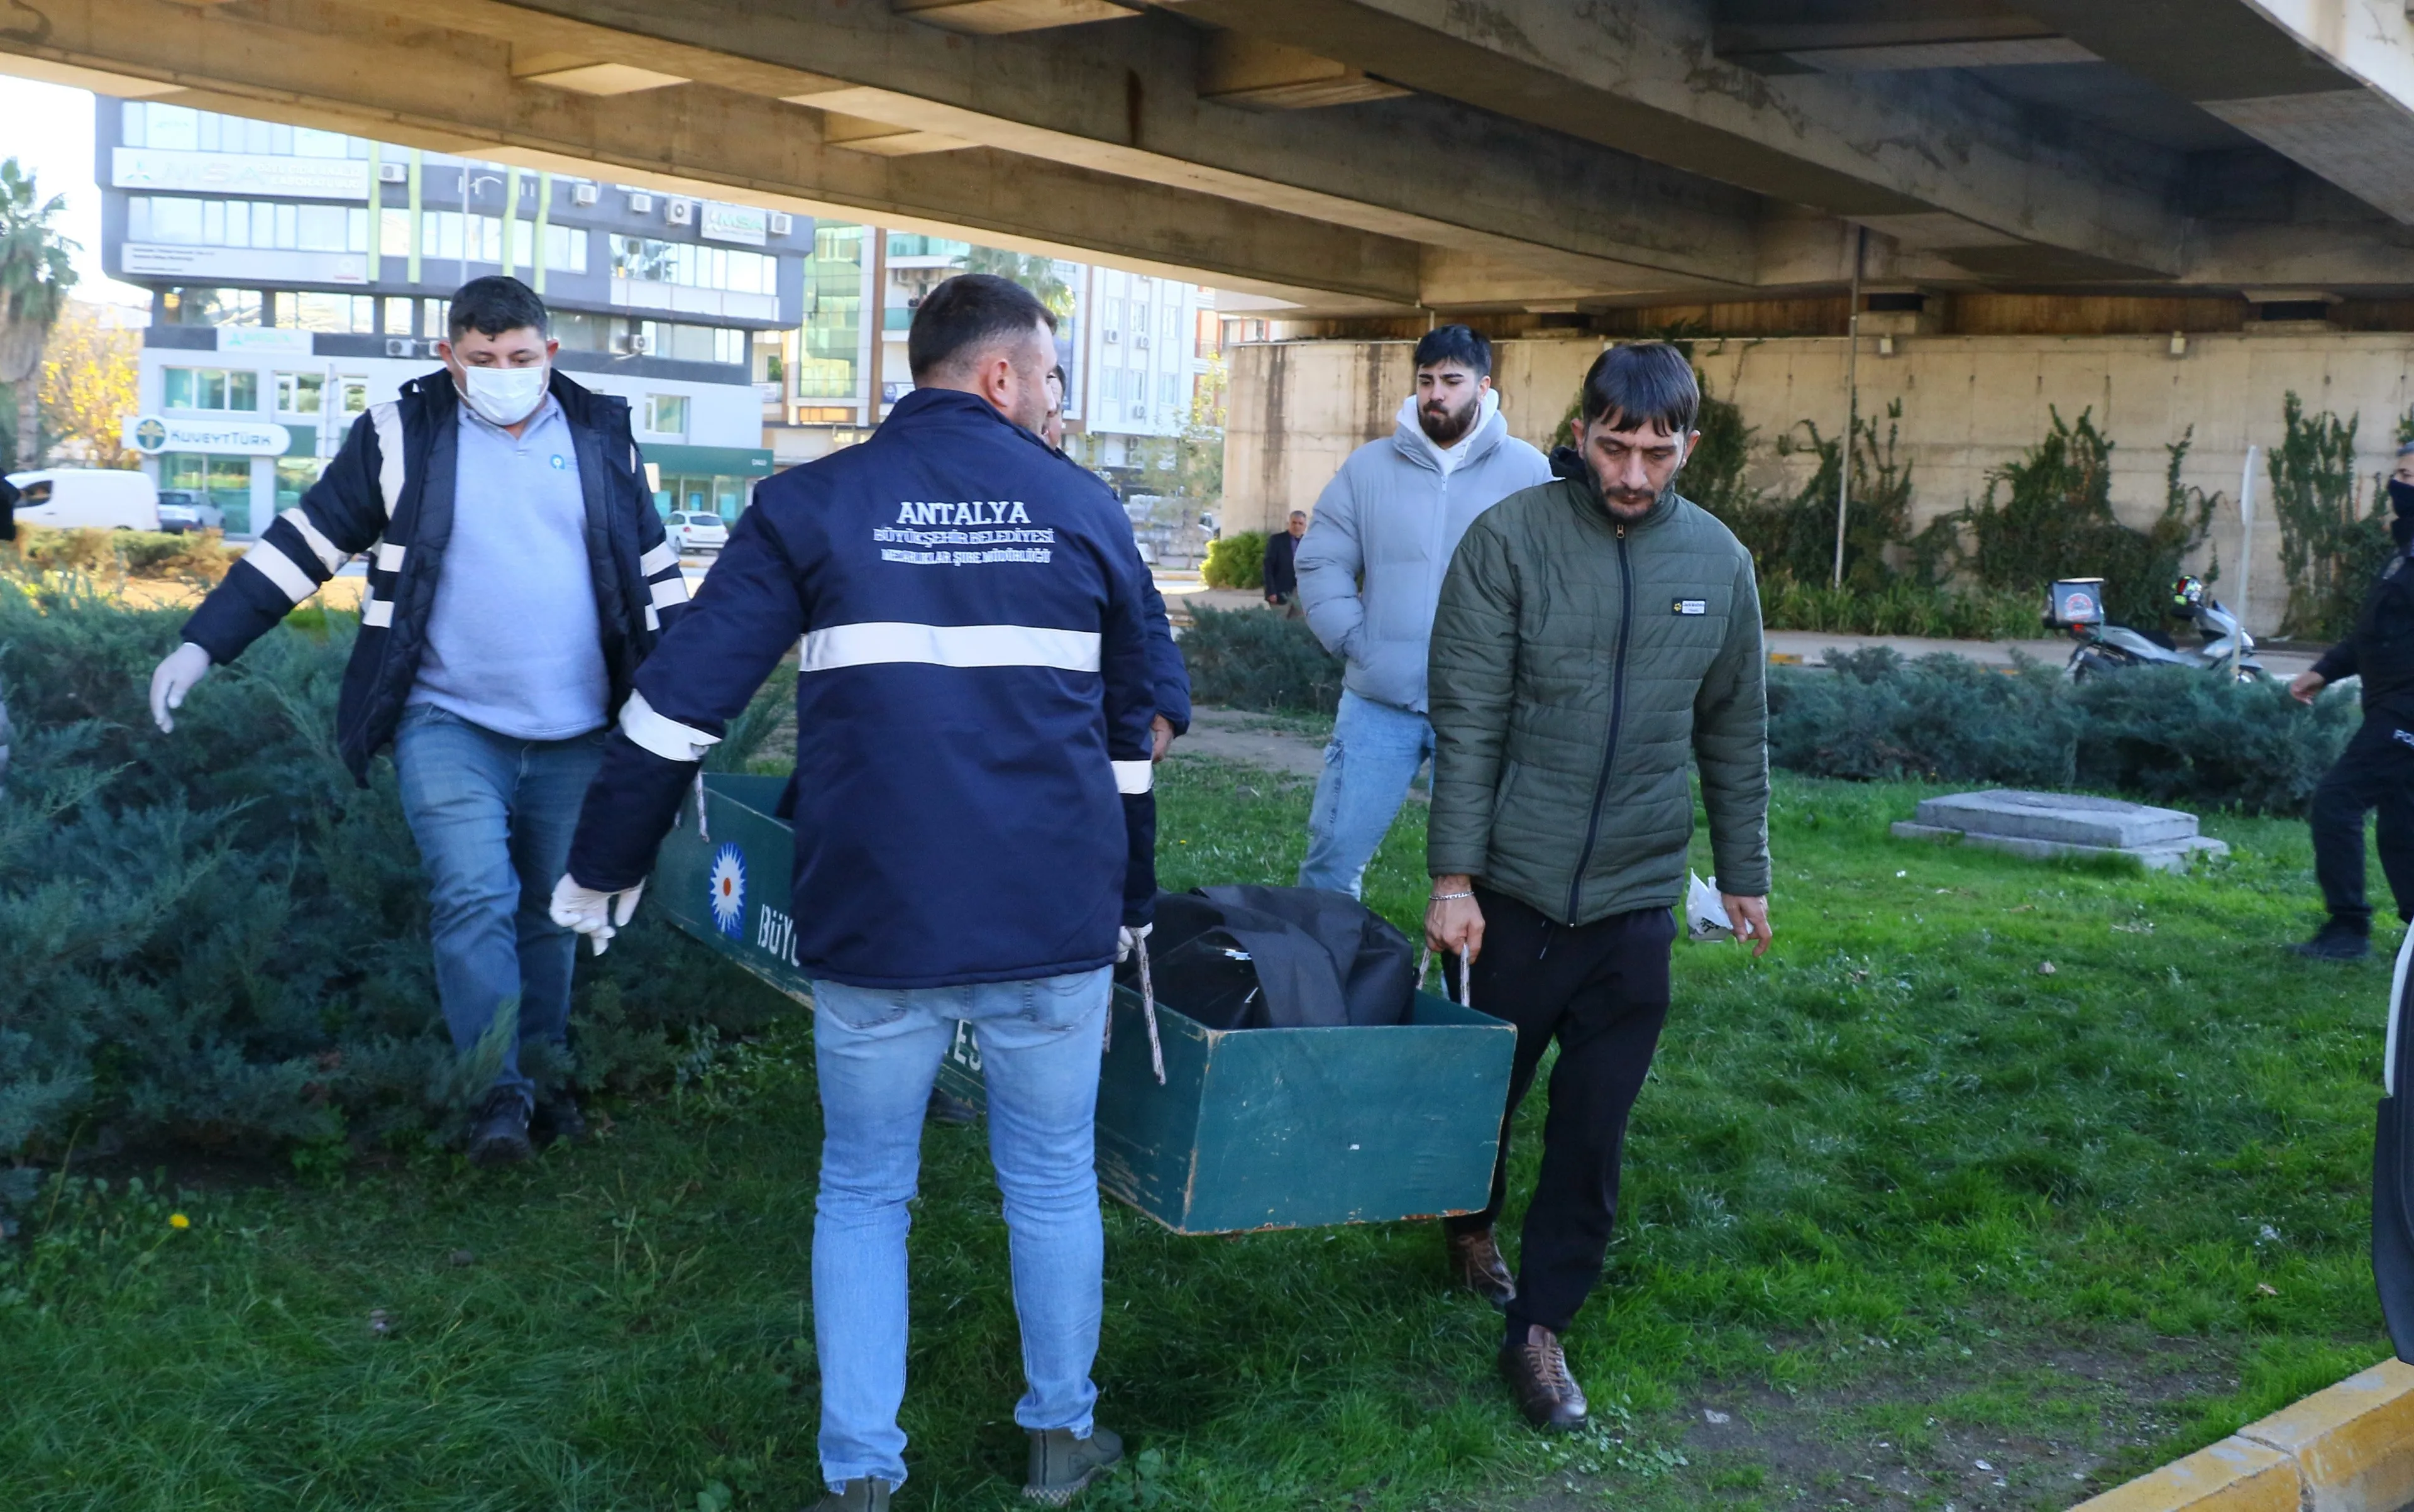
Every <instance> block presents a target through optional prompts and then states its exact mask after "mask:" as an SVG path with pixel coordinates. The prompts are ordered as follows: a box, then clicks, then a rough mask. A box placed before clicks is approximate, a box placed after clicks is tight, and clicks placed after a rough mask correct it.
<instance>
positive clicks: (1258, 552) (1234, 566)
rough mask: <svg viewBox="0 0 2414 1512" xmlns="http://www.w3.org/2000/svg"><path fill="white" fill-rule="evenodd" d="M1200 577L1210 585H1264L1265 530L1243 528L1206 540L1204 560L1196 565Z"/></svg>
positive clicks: (1226, 586) (1254, 586)
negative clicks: (1234, 532) (1244, 529)
mask: <svg viewBox="0 0 2414 1512" xmlns="http://www.w3.org/2000/svg"><path fill="white" fill-rule="evenodd" d="M1199 576H1200V578H1201V579H1203V580H1204V581H1205V582H1206V584H1207V586H1208V587H1210V588H1263V587H1265V586H1266V533H1265V531H1242V532H1241V533H1240V534H1238V535H1219V536H1217V537H1216V538H1215V539H1214V540H1213V541H1210V542H1208V543H1207V560H1206V561H1202V562H1200V564H1199Z"/></svg>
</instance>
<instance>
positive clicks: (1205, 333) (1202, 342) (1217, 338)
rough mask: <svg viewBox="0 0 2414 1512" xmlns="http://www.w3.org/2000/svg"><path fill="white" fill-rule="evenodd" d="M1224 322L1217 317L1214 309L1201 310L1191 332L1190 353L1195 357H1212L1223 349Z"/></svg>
mask: <svg viewBox="0 0 2414 1512" xmlns="http://www.w3.org/2000/svg"><path fill="white" fill-rule="evenodd" d="M1223 345H1224V325H1223V322H1221V321H1219V320H1217V319H1216V318H1215V312H1214V310H1212V309H1202V310H1200V312H1199V314H1198V316H1197V322H1196V325H1195V327H1194V329H1193V331H1192V334H1191V339H1190V354H1191V355H1192V356H1194V357H1212V356H1214V355H1215V353H1216V352H1219V351H1221V350H1222V349H1223Z"/></svg>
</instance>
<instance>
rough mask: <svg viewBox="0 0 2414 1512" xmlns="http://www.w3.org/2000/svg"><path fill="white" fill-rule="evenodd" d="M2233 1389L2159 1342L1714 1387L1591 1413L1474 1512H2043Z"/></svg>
mask: <svg viewBox="0 0 2414 1512" xmlns="http://www.w3.org/2000/svg"><path fill="white" fill-rule="evenodd" d="M2236 1384H2237V1383H2236V1379H2235V1377H2234V1376H2233V1374H2232V1373H2231V1370H2230V1365H2229V1361H2228V1358H2227V1357H2226V1356H2225V1355H2223V1354H2222V1353H2221V1352H2219V1351H2217V1350H2215V1349H2213V1348H2211V1347H2208V1346H2207V1345H2205V1344H2202V1343H2199V1342H2198V1341H2195V1340H2171V1339H2153V1340H2138V1341H2135V1342H2133V1343H2129V1344H2126V1345H2124V1346H2120V1347H2115V1346H2111V1345H2073V1346H2068V1347H2040V1348H2037V1349H2034V1350H2027V1351H2012V1352H2008V1353H2006V1352H1998V1353H1996V1354H1994V1355H1992V1356H1990V1357H1985V1358H1982V1359H1975V1360H1974V1361H1973V1362H1971V1363H1970V1365H1968V1366H1965V1367H1964V1368H1961V1369H1958V1370H1938V1371H1933V1372H1929V1371H1921V1370H1909V1371H1904V1372H1900V1373H1896V1374H1891V1375H1889V1376H1887V1377H1885V1378H1883V1379H1878V1380H1871V1381H1864V1382H1862V1383H1859V1384H1857V1385H1854V1386H1852V1387H1849V1388H1845V1389H1840V1390H1837V1391H1832V1392H1818V1393H1812V1392H1807V1391H1806V1392H1796V1393H1788V1392H1785V1391H1781V1390H1777V1389H1774V1388H1772V1387H1770V1386H1768V1385H1766V1384H1753V1385H1732V1386H1720V1385H1709V1386H1705V1387H1702V1388H1699V1389H1697V1390H1694V1391H1692V1392H1690V1393H1688V1395H1687V1400H1686V1403H1685V1405H1684V1407H1682V1408H1681V1409H1679V1410H1677V1411H1676V1412H1672V1413H1662V1414H1655V1415H1637V1416H1636V1417H1635V1418H1634V1419H1633V1420H1632V1423H1631V1424H1619V1423H1617V1421H1616V1420H1615V1417H1614V1415H1601V1414H1599V1413H1597V1414H1596V1428H1595V1430H1594V1431H1593V1432H1592V1433H1590V1434H1588V1435H1585V1436H1583V1437H1580V1438H1575V1439H1571V1440H1568V1441H1565V1442H1564V1445H1555V1446H1554V1452H1555V1453H1557V1452H1561V1450H1562V1449H1564V1452H1565V1453H1566V1454H1567V1462H1566V1463H1565V1464H1563V1465H1562V1466H1561V1467H1559V1468H1558V1469H1557V1470H1556V1471H1554V1472H1552V1473H1550V1474H1548V1475H1546V1476H1545V1477H1544V1480H1543V1483H1542V1485H1541V1486H1538V1487H1536V1488H1534V1489H1533V1490H1531V1491H1530V1492H1528V1493H1527V1494H1526V1495H1524V1496H1523V1497H1520V1498H1517V1499H1515V1500H1506V1501H1503V1500H1493V1499H1486V1500H1484V1501H1483V1502H1481V1503H1471V1504H1468V1507H1469V1512H1473V1509H1474V1508H1475V1507H1476V1506H1481V1507H1483V1509H1484V1512H1572V1509H1574V1508H1577V1507H1587V1508H1597V1507H1599V1506H1601V1505H1603V1503H1604V1502H1615V1503H1617V1505H1620V1506H1623V1507H1628V1508H1635V1509H1652V1512H1657V1509H1661V1508H1665V1509H1670V1512H1674V1509H1676V1508H1690V1507H1699V1506H1710V1505H1715V1506H1731V1507H1748V1508H1758V1509H1764V1512H1781V1509H1782V1512H1797V1509H1798V1512H1808V1509H1810V1508H1834V1507H1846V1506H1850V1507H1881V1506H1891V1507H1900V1506H1917V1507H1931V1508H1953V1509H1956V1512H2042V1509H2047V1508H2060V1507H2067V1506H2069V1505H2073V1504H2075V1503H2078V1502H2080V1501H2084V1500H2085V1499H2086V1498H2088V1497H2090V1496H2093V1495H2094V1494H2096V1493H2097V1492H2099V1491H2102V1490H2106V1489H2108V1488H2109V1487H2111V1486H2114V1485H2117V1484H2119V1483H2120V1482H2122V1481H2124V1480H2127V1479H2129V1478H2131V1477H2132V1476H2134V1475H2138V1474H2140V1473H2142V1472H2143V1471H2145V1470H2148V1469H2151V1468H2152V1467H2153V1465H2155V1464H2157V1463H2160V1462H2161V1461H2162V1460H2163V1459H2164V1458H2166V1456H2165V1454H2164V1453H2163V1452H2162V1451H2161V1450H2160V1449H2158V1448H2157V1445H2166V1446H2167V1445H2168V1444H2169V1442H2170V1436H2171V1433H2172V1430H2174V1429H2175V1428H2177V1427H2178V1426H2179V1425H2180V1424H2181V1423H2183V1421H2184V1420H2185V1419H2186V1418H2187V1416H2188V1415H2189V1414H2188V1410H2187V1409H2188V1406H2189V1404H2191V1403H2193V1402H2196V1401H2198V1400H2202V1399H2204V1398H2206V1397H2210V1396H2215V1395H2218V1394H2220V1393H2222V1392H2224V1391H2227V1390H2228V1389H2230V1388H2232V1387H2234V1386H2235V1385H2236ZM1677 1459H1681V1460H1682V1463H1672V1462H1671V1461H1673V1460H1677Z"/></svg>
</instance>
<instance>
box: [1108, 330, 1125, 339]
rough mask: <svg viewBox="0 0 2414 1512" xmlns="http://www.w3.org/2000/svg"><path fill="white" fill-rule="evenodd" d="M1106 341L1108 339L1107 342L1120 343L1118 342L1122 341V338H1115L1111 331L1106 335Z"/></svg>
mask: <svg viewBox="0 0 2414 1512" xmlns="http://www.w3.org/2000/svg"><path fill="white" fill-rule="evenodd" d="M1107 339H1108V340H1110V341H1120V340H1122V339H1123V338H1122V337H1119V336H1117V335H1116V334H1115V333H1114V332H1112V331H1109V332H1108V333H1107Z"/></svg>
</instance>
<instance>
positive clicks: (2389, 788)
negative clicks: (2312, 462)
mask: <svg viewBox="0 0 2414 1512" xmlns="http://www.w3.org/2000/svg"><path fill="white" fill-rule="evenodd" d="M2389 502H2390V505H2391V507H2392V509H2393V510H2394V511H2395V515H2394V517H2393V518H2392V519H2391V520H2390V522H2389V533H2390V534H2391V535H2392V537H2393V538H2394V539H2395V540H2396V543H2397V550H2396V553H2395V554H2394V555H2393V556H2392V557H2391V558H2390V561H2389V565H2388V566H2387V567H2385V568H2383V569H2382V570H2381V574H2380V576H2379V578H2378V580H2377V581H2376V582H2374V584H2373V585H2372V591H2371V592H2370V593H2368V594H2366V595H2365V597H2364V601H2363V611H2362V613H2361V614H2359V615H2358V616H2357V617H2356V621H2355V630H2354V632H2353V633H2352V634H2350V635H2349V636H2347V639H2345V640H2342V641H2340V642H2339V643H2338V644H2337V645H2335V646H2332V648H2331V649H2330V650H2329V651H2325V652H2323V653H2322V658H2321V660H2320V661H2317V662H2316V663H2315V664H2314V665H2313V667H2312V668H2311V669H2310V670H2308V671H2303V672H2300V673H2298V674H2297V677H2296V680H2295V681H2292V682H2290V683H2289V684H2288V692H2289V693H2290V694H2291V695H2292V696H2295V698H2296V699H2297V701H2298V702H2299V703H2305V704H2310V703H2312V702H2313V701H2314V696H2315V695H2316V694H2317V693H2319V692H2321V691H2322V689H2323V687H2324V686H2325V685H2327V684H2329V683H2332V682H2335V681H2338V680H2339V679H2341V678H2345V677H2361V678H2362V680H2363V726H2362V728H2361V729H2359V730H2357V731H2356V732H2355V737H2354V739H2352V740H2350V741H2347V749H2346V750H2345V751H2343V752H2341V753H2340V755H2339V758H2338V763H2337V764H2336V765H2335V766H2333V767H2332V768H2331V770H2330V771H2328V772H2327V773H2325V774H2324V775H2323V777H2322V781H2321V786H2318V787H2317V788H2315V789H2314V801H2313V805H2312V808H2311V810H2310V813H2309V817H2310V819H2311V821H2312V824H2313V830H2314V876H2315V878H2316V879H2317V881H2319V882H2320V883H2321V888H2322V901H2323V903H2324V904H2325V905H2326V906H2328V907H2329V909H2330V919H2329V920H2328V921H2326V922H2325V923H2324V924H2323V925H2322V927H2321V929H2320V930H2319V931H2318V932H2317V934H2316V935H2315V936H2314V937H2313V938H2312V939H2309V940H2306V941H2305V942H2304V943H2302V944H2301V945H2298V946H2297V947H2295V949H2296V951H2297V953H2298V954H2299V955H2303V956H2310V957H2312V958H2313V959H2315V960H2317V961H2356V960H2361V959H2362V958H2363V957H2364V956H2365V955H2367V954H2369V953H2371V951H2372V907H2371V906H2370V905H2369V904H2368V903H2366V902H2365V900H2364V891H2363V881H2364V878H2363V816H2365V815H2366V814H2369V813H2371V812H2372V811H2374V810H2375V809H2377V810H2379V811H2380V822H2379V827H2378V830H2379V832H2378V835H2377V839H2378V842H2379V846H2380V870H2381V872H2382V874H2383V875H2384V876H2387V877H2388V878H2389V891H2391V893H2392V894H2393V895H2394V896H2395V898H2396V900H2397V917H2398V918H2400V919H2403V920H2414V560H2409V556H2408V553H2409V552H2414V444H2409V445H2407V446H2404V447H2401V448H2400V449H2399V450H2398V453H2397V468H2396V472H2395V473H2394V475H2393V476H2392V477H2391V478H2390V480H2389Z"/></svg>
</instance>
